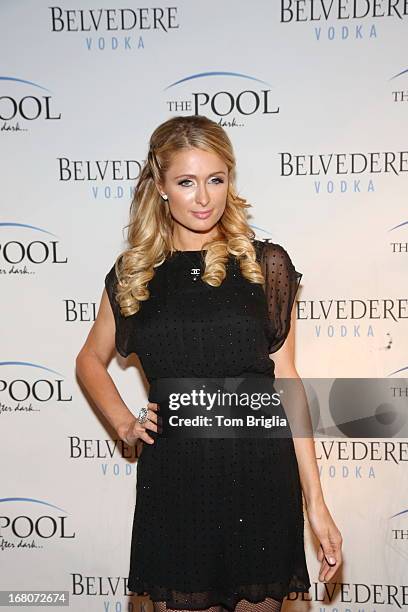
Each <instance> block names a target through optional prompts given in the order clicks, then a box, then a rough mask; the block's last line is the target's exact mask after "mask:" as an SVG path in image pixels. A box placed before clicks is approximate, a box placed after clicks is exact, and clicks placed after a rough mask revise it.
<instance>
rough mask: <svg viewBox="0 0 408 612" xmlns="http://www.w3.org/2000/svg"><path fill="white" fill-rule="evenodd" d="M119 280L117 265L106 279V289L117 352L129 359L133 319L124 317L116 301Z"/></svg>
mask: <svg viewBox="0 0 408 612" xmlns="http://www.w3.org/2000/svg"><path fill="white" fill-rule="evenodd" d="M117 282H118V281H117V278H116V272H115V264H114V265H113V266H112V268H111V269H110V270H109V272H108V274H107V275H106V277H105V288H106V292H107V294H108V297H109V302H110V305H111V307H112V312H113V316H114V318H115V326H116V332H115V344H116V350H117V351H118V353H119V354H120V355H122V357H127V356H128V355H129V354H130V352H131V350H130V347H129V341H130V328H129V324H130V320H131V319H132V317H124V316H123V315H122V314H121V312H120V307H119V304H118V302H117V301H116V298H115V295H116V293H115V292H116V287H117Z"/></svg>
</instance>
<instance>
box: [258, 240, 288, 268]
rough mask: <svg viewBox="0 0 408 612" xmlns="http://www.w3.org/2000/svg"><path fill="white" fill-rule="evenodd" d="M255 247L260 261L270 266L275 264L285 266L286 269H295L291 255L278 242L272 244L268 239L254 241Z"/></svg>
mask: <svg viewBox="0 0 408 612" xmlns="http://www.w3.org/2000/svg"><path fill="white" fill-rule="evenodd" d="M254 247H255V250H256V252H257V254H258V255H259V258H260V261H262V262H266V263H269V264H273V263H275V264H276V265H278V266H280V265H285V266H286V267H288V266H289V267H293V263H292V260H291V258H290V256H289V253H288V252H287V250H286V249H285V247H284V246H282V245H281V244H278V243H277V242H272V241H271V240H269V239H268V238H266V239H264V240H259V239H256V240H254Z"/></svg>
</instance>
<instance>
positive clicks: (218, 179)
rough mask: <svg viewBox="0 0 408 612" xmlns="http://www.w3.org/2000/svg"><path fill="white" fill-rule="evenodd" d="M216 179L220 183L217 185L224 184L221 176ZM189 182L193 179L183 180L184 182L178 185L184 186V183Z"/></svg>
mask: <svg viewBox="0 0 408 612" xmlns="http://www.w3.org/2000/svg"><path fill="white" fill-rule="evenodd" d="M214 178H215V180H216V181H218V183H216V184H221V183H223V182H224V181H223V179H222V178H220V177H219V176H215V177H214ZM188 182H191V179H183V180H182V181H179V182H178V185H183V183H188ZM183 186H184V185H183ZM187 187H188V185H187Z"/></svg>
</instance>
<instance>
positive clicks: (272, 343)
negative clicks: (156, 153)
mask: <svg viewBox="0 0 408 612" xmlns="http://www.w3.org/2000/svg"><path fill="white" fill-rule="evenodd" d="M254 246H255V248H256V252H257V257H258V261H259V262H260V263H261V265H262V267H263V268H262V269H263V271H264V274H265V275H266V285H265V288H263V287H262V286H261V285H259V284H255V283H251V282H250V281H248V280H247V279H245V278H244V277H243V276H242V275H241V273H240V268H239V263H238V261H237V260H236V258H235V257H233V256H229V259H228V264H227V276H226V278H225V279H224V281H223V282H222V284H221V286H220V287H211V286H209V285H207V284H206V283H204V282H203V281H202V280H201V278H198V279H197V280H195V281H194V280H193V278H192V276H191V274H190V271H191V268H192V267H193V268H194V267H196V268H197V267H200V266H201V270H204V266H203V261H204V260H203V257H204V253H203V252H200V251H178V252H176V253H174V254H173V255H171V256H169V257H168V258H167V259H166V260H165V262H164V263H163V264H161V265H160V266H158V267H157V268H155V276H154V278H153V279H152V280H151V281H150V283H149V289H150V298H149V299H148V300H147V301H145V302H143V303H142V305H141V309H140V310H139V312H138V313H136V314H135V315H133V316H131V317H127V318H125V317H123V316H122V315H121V314H120V311H119V307H118V305H117V303H116V302H115V300H114V289H115V283H116V275H115V270H114V267H112V268H111V270H110V271H109V273H108V274H107V276H106V279H105V285H106V289H107V293H108V295H109V299H110V302H111V305H112V309H113V312H114V316H115V322H116V347H117V350H118V352H119V353H120V354H121V355H123V356H127V355H129V354H130V353H133V352H135V353H137V355H138V357H139V359H140V361H141V364H142V367H143V369H144V372H145V374H146V377H147V379H148V380H149V382H150V383H153V382H154V381H155V380H156V379H158V378H161V377H224V376H226V377H235V376H245V375H246V374H248V375H251V374H252V375H253V374H257V375H260V376H269V377H274V363H273V361H272V360H271V359H270V358H269V356H268V355H269V354H270V353H273V352H275V351H276V350H278V349H279V348H280V347H281V346H282V345H283V343H284V341H285V338H286V336H287V334H288V332H289V327H290V312H291V308H292V304H293V302H294V299H295V295H296V292H297V289H298V285H299V282H300V279H301V277H302V274H301V273H299V272H297V271H296V270H295V268H294V266H293V263H292V261H291V259H290V257H289V255H288V253H287V251H286V250H285V249H284V248H283V247H282V246H280V245H279V244H276V243H271V242H264V241H261V240H255V241H254ZM149 401H154V399H152V398H151V397H150V396H149ZM149 435H151V436H152V437H153V438H154V439H155V442H154V443H153V444H148V443H145V442H143V450H142V453H141V456H140V457H139V459H138V465H137V484H136V495H137V497H136V506H135V512H134V521H133V532H132V543H131V554H130V571H129V580H128V586H129V589H130V590H131V591H132V592H134V593H138V594H143V593H145V592H146V593H148V594H149V596H150V598H151V600H152V601H165V602H166V603H167V606H168V607H170V608H178V609H189V610H193V609H194V610H196V609H197V610H198V609H202V608H207V607H210V606H214V605H217V604H219V605H222V606H223V607H224V608H227V609H228V610H234V608H235V605H236V604H237V602H238V601H239V600H240V599H243V598H245V599H247V600H249V601H250V602H259V601H262V600H263V599H265V597H272V598H274V599H278V600H282V599H283V598H284V597H285V596H286V595H287V594H288V593H291V592H308V590H309V588H310V586H311V583H310V580H309V574H308V570H307V566H306V560H305V551H304V536H303V530H304V516H303V506H302V493H301V485H300V479H299V472H298V464H297V460H296V455H295V450H294V445H293V440H292V438H282V439H280V438H275V439H265V438H258V439H247V438H237V439H231V438H221V439H220V438H218V439H215V438H212V439H211V438H207V439H192V438H190V439H183V440H179V439H177V440H175V439H171V438H165V437H163V438H160V433H156V432H153V431H152V430H149Z"/></svg>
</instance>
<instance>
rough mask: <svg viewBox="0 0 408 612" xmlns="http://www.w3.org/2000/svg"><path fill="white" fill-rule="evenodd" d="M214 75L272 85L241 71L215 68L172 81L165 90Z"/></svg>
mask: <svg viewBox="0 0 408 612" xmlns="http://www.w3.org/2000/svg"><path fill="white" fill-rule="evenodd" d="M213 76H222V77H236V78H239V79H249V80H250V81H255V82H257V83H262V85H268V87H272V86H271V84H270V83H267V82H266V81H263V80H261V79H258V78H256V77H253V76H251V75H249V74H242V73H240V72H228V71H221V70H218V71H215V70H214V71H212V72H198V73H197V74H191V75H190V76H187V77H184V78H183V79H179V80H178V81H175V82H174V83H171V84H170V85H168V86H167V87H165V88H164V91H166V90H167V89H170V88H171V87H175V86H176V85H180V84H181V83H187V82H189V81H193V80H195V79H202V78H206V77H213Z"/></svg>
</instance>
